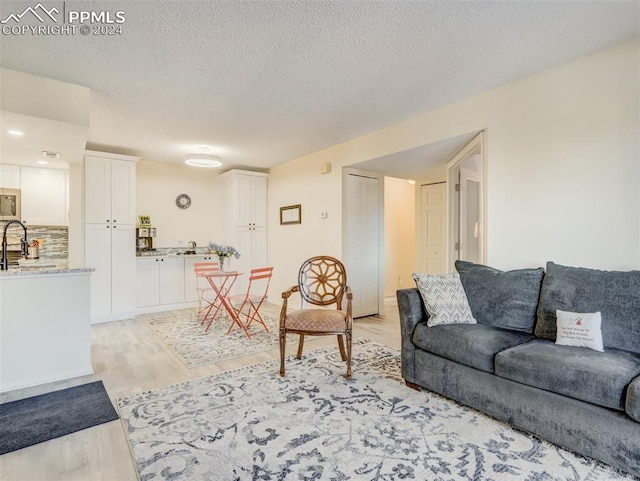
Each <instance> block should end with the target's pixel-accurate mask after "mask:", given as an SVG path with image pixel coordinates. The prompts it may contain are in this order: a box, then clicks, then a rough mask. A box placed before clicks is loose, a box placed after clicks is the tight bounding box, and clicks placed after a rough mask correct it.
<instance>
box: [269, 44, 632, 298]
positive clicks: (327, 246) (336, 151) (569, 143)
mask: <svg viewBox="0 0 640 481" xmlns="http://www.w3.org/2000/svg"><path fill="white" fill-rule="evenodd" d="M639 72H640V42H639V39H635V40H634V41H631V42H626V43H624V44H621V45H618V46H616V47H614V48H611V49H608V50H605V51H602V52H598V53H596V54H593V55H590V56H586V57H583V58H580V59H577V60H575V61H573V62H570V63H567V64H564V65H561V66H559V67H556V68H553V69H550V70H547V71H545V72H541V73H539V74H536V75H533V76H531V77H528V78H525V79H522V80H519V81H516V82H513V83H510V84H508V85H505V86H503V87H500V88H498V89H494V90H492V91H490V92H486V93H484V94H481V95H477V96H475V97H472V98H469V99H467V100H464V101H462V102H459V103H456V104H452V105H449V106H447V107H444V108H442V109H439V110H436V111H433V112H430V113H427V114H425V115H422V116H420V117H416V118H414V119H410V120H407V121H405V122H402V123H399V124H396V125H394V126H392V127H389V128H387V129H383V130H380V131H377V132H373V133H371V134H367V135H364V136H361V137H358V138H356V139H353V140H351V141H348V142H344V143H342V144H338V145H335V146H332V147H330V148H327V149H324V150H322V151H319V152H316V153H313V154H310V155H307V156H305V157H301V158H298V159H295V160H292V161H290V162H287V163H285V164H282V165H279V166H277V167H275V168H273V169H272V170H271V176H270V191H269V202H270V205H271V206H274V207H275V206H278V205H284V204H286V203H290V204H294V203H295V204H297V203H301V204H302V206H303V223H302V225H300V226H297V227H296V229H295V231H294V230H291V229H284V228H283V227H284V226H282V227H281V226H279V225H277V217H275V216H270V225H269V228H270V231H269V259H270V262H271V263H272V264H273V265H274V266H276V270H277V271H279V272H277V273H276V271H274V278H273V282H272V296H271V297H272V299H274V300H275V299H276V298H277V297H278V296H276V295H274V293H276V294H277V293H279V292H280V291H282V290H283V288H284V287H285V286H287V287H288V286H289V285H291V284H292V283H293V282H294V281H295V273H296V272H297V269H298V266H299V265H300V263H301V261H302V260H304V258H306V257H307V256H309V255H313V254H318V253H320V252H327V253H329V254H333V255H337V256H338V257H340V254H341V243H340V242H336V241H334V240H333V237H332V236H333V235H334V233H335V232H340V225H341V218H340V217H341V210H340V202H341V199H340V197H341V176H340V172H339V171H340V168H341V167H343V166H347V165H351V164H355V163H358V162H362V161H365V160H369V159H373V158H377V157H381V156H383V155H387V154H390V153H394V152H399V151H403V150H406V149H410V148H413V147H417V146H420V145H424V144H428V143H431V142H436V141H438V140H442V139H447V138H450V137H454V136H456V135H459V134H461V133H464V132H470V131H475V130H481V129H487V146H486V147H487V155H488V165H487V169H488V172H487V182H488V190H489V195H488V216H487V222H488V246H487V249H488V260H487V263H488V264H490V265H493V266H495V267H497V268H502V269H510V268H518V267H526V266H539V265H544V263H545V262H546V261H547V260H553V261H555V262H558V263H564V264H570V265H581V266H588V267H595V268H604V269H632V268H639V267H640V247H639V245H640V172H639V165H638V164H639V159H640V139H639V135H640V134H639V127H640V120H639V109H640V106H639V105H640V96H639V91H638V84H639V82H640V78H639ZM325 162H330V163H332V165H333V169H332V172H331V173H330V174H325V175H324V176H322V175H320V174H319V173H318V172H319V168H320V165H321V164H323V163H325ZM319 209H324V210H328V211H329V218H328V219H327V220H320V219H319V218H317V217H315V216H314V215H309V216H306V217H305V214H304V213H305V211H308V210H310V211H312V212H316V211H318V210H319Z"/></svg>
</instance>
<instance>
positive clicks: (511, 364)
mask: <svg viewBox="0 0 640 481" xmlns="http://www.w3.org/2000/svg"><path fill="white" fill-rule="evenodd" d="M495 373H496V375H498V376H500V377H504V378H506V379H511V380H512V381H516V382H519V383H521V384H526V385H528V386H533V387H537V388H539V389H544V390H545V391H551V392H554V393H556V394H563V395H565V396H569V397H572V398H575V399H579V400H581V401H585V402H588V403H591V404H596V405H598V406H603V407H608V408H612V409H617V410H620V411H624V409H625V396H626V388H627V386H628V385H629V383H630V382H631V380H632V379H633V378H635V377H636V376H638V375H640V356H637V355H635V354H632V353H630V352H625V351H619V350H616V349H607V350H605V352H598V351H594V350H592V349H588V348H586V347H573V346H559V345H557V344H555V343H554V342H553V341H548V340H546V339H534V340H532V341H529V342H527V343H526V344H521V345H520V346H516V347H513V348H511V349H507V350H505V351H502V352H501V353H499V354H498V355H497V356H496V362H495Z"/></svg>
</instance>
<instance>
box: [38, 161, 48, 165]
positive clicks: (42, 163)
mask: <svg viewBox="0 0 640 481" xmlns="http://www.w3.org/2000/svg"><path fill="white" fill-rule="evenodd" d="M38 163H39V164H40V165H47V164H48V163H49V162H47V161H46V160H39V161H38Z"/></svg>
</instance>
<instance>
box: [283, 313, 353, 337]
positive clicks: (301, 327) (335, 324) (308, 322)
mask: <svg viewBox="0 0 640 481" xmlns="http://www.w3.org/2000/svg"><path fill="white" fill-rule="evenodd" d="M346 317H347V316H346V314H345V313H344V312H342V311H338V310H337V309H302V310H300V311H295V312H292V313H290V314H287V317H285V318H284V323H285V327H286V328H287V329H293V330H297V331H319V332H327V331H329V332H333V331H341V332H344V331H345V330H346V328H347V321H346Z"/></svg>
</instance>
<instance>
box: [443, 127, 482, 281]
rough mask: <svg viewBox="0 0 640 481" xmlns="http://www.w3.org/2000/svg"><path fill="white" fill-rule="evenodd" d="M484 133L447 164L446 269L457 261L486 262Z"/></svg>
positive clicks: (452, 268) (452, 267) (451, 268)
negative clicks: (447, 239)
mask: <svg viewBox="0 0 640 481" xmlns="http://www.w3.org/2000/svg"><path fill="white" fill-rule="evenodd" d="M484 150H485V149H484V131H483V132H480V133H479V134H478V135H477V136H476V137H474V139H473V140H471V142H469V143H468V144H467V145H466V146H465V147H464V148H463V149H462V150H461V151H460V152H459V153H458V154H456V155H455V156H454V157H453V158H452V159H451V160H450V161H449V162H448V163H447V185H448V187H447V191H448V199H449V202H448V206H449V208H448V209H447V223H448V233H449V241H448V243H447V250H448V256H447V258H448V270H449V271H450V272H452V271H454V264H455V261H456V260H464V261H469V262H474V263H478V264H482V263H484V262H485V259H486V247H485V246H486V230H487V229H486V196H485V195H484V192H485V187H486V173H485V172H486V169H485V166H486V162H485V156H484V155H485V152H484Z"/></svg>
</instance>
